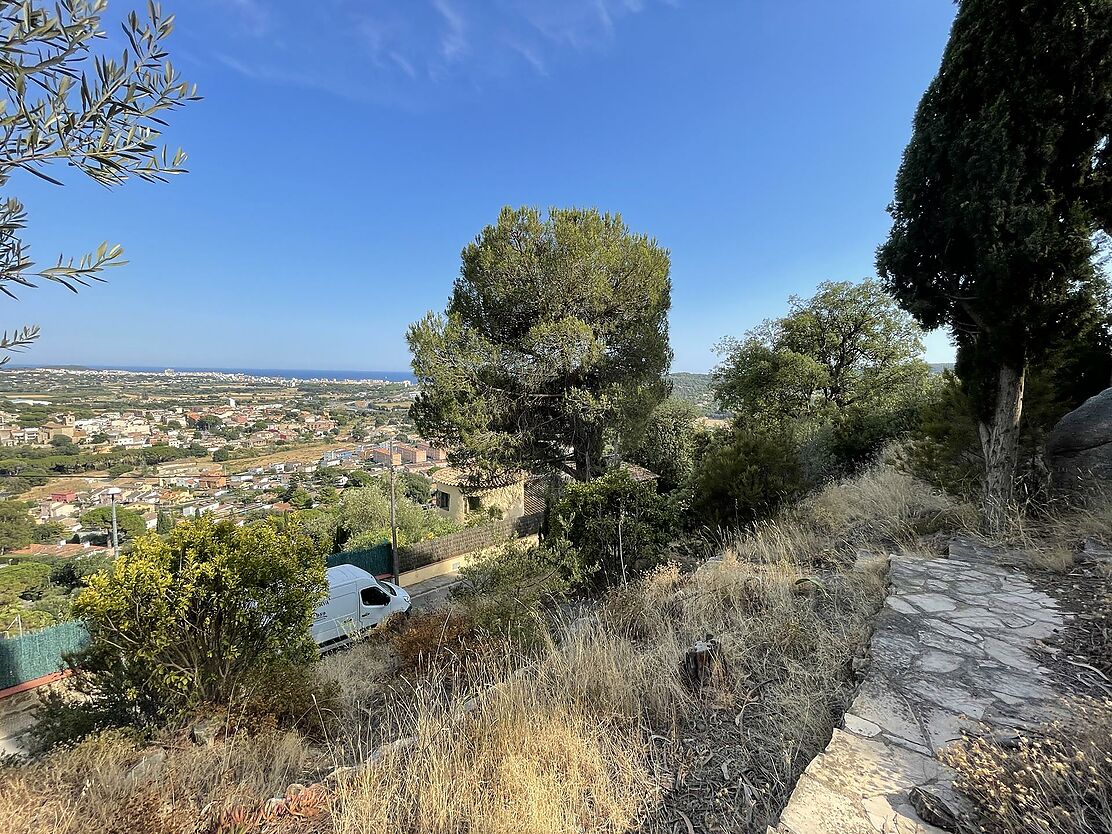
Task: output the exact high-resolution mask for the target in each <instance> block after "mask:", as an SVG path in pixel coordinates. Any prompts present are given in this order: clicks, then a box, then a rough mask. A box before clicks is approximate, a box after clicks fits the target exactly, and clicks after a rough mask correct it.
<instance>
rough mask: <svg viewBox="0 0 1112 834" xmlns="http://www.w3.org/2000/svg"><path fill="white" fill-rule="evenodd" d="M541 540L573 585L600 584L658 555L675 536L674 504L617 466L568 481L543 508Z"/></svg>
mask: <svg viewBox="0 0 1112 834" xmlns="http://www.w3.org/2000/svg"><path fill="white" fill-rule="evenodd" d="M548 525H549V529H548V536H547V538H546V541H547V542H551V543H552V544H553V545H554V546H555V548H556V549H557V551H558V552H562V554H563V558H562V561H561V564H562V567H563V571H564V574H565V577H566V579H567V580H568V581H570V582H572V583H575V584H593V585H606V584H612V583H615V582H618V581H624V580H625V579H628V578H631V577H632V576H633V575H634V574H635V573H637V572H640V571H643V570H647V569H649V568H651V567H653V566H655V565H656V564H659V562H660V560H661V559H662V558H663V557H664V554H665V551H666V549H667V547H668V544H669V543H670V542H671V540H672V538H673V537H674V536H675V532H676V527H677V525H678V519H677V517H676V512H675V507H674V506H673V505H672V504H671V503H669V502H668V501H667V500H666V499H665V498H664V497H663V496H661V495H658V494H657V492H656V489H655V488H654V487H653V486H652V485H651V484H646V483H639V482H637V481H634V480H633V478H631V477H630V476H629V474H628V473H627V472H625V471H623V470H617V471H614V472H610V473H609V474H607V475H604V476H602V477H600V478H596V479H595V480H593V481H590V482H588V483H570V484H568V485H567V486H566V487H565V489H564V492H563V494H562V495H561V496H560V498H559V499H558V500H557V501H556V502H554V503H553V505H552V506H551V507H550V509H549V519H548Z"/></svg>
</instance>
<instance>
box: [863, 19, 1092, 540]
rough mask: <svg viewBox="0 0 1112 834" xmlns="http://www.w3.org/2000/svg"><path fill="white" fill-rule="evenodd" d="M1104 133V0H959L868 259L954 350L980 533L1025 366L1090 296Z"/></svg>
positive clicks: (1005, 481) (1009, 506)
mask: <svg viewBox="0 0 1112 834" xmlns="http://www.w3.org/2000/svg"><path fill="white" fill-rule="evenodd" d="M1017 91H1018V94H1017ZM1110 135H1112V4H1109V3H1107V2H1104V0H1098V2H1092V0H1071V1H1070V2H1062V3H1053V4H1015V3H1009V2H1006V0H978V1H977V2H965V3H962V4H960V6H959V8H958V14H957V18H956V20H955V22H954V26H953V29H952V31H951V35H950V42H949V44H948V45H947V47H946V51H945V54H944V56H943V59H942V67H941V69H940V71H939V74H938V76H937V77H936V78H935V80H934V81H933V82H932V83H931V85H930V87H929V88H928V89H927V92H926V93H925V94H924V96H923V99H922V101H921V102H920V104H919V109H918V111H917V113H916V116H915V125H914V134H913V136H912V139H911V142H910V144H909V145H908V147H907V150H906V151H905V153H904V159H903V163H902V165H901V166H900V171H899V175H898V177H897V180H896V196H895V201H894V202H893V204H892V206H891V209H890V211H891V213H892V217H893V226H892V232H891V234H890V236H889V238H888V240H887V242H886V243H885V244H884V245H883V246H882V247H881V248H880V250H879V252H878V256H877V267H878V269H879V271H880V274H881V275H882V276H883V277H884V279H885V281H886V284H887V286H888V288H889V289H890V290H891V291H892V293H893V294H894V295H895V296H896V298H897V299H898V300H899V302H900V303H901V304H902V305H903V306H904V307H905V308H906V309H907V310H908V311H909V312H911V313H912V314H913V315H914V316H915V317H916V319H917V320H918V321H919V323H920V324H922V325H923V326H924V327H927V328H935V327H946V328H948V329H949V332H950V335H951V338H952V339H953V340H954V342H955V343H956V345H957V348H958V362H957V374H958V377H959V378H960V379H961V381H962V387H963V390H964V392H965V394H966V395H967V396H968V397H969V401H970V403H971V404H972V406H973V409H974V414H975V416H976V418H977V423H978V434H979V437H980V441H981V447H982V457H983V460H984V466H985V479H984V513H985V522H986V526H987V528H988V530H989V531H990V532H999V531H1001V530H1002V529H1003V527H1004V525H1005V523H1006V521H1007V520H1008V518H1009V517H1011V516H1012V514H1013V512H1014V500H1013V493H1014V477H1013V476H1014V470H1015V465H1016V457H1017V452H1018V444H1019V431H1020V420H1021V417H1022V414H1023V400H1024V389H1025V383H1026V377H1027V372H1028V369H1029V368H1030V366H1031V363H1032V362H1038V361H1039V360H1040V359H1042V358H1043V357H1044V356H1046V354H1047V352H1048V351H1049V350H1050V349H1052V348H1053V346H1055V345H1056V344H1060V343H1061V342H1062V340H1063V338H1067V337H1069V336H1070V335H1072V334H1073V333H1074V332H1075V331H1076V327H1077V324H1078V323H1079V322H1081V321H1084V320H1085V318H1086V317H1087V316H1088V314H1089V312H1090V310H1091V309H1092V306H1093V303H1094V299H1095V298H1098V297H1100V296H1101V295H1102V294H1103V278H1102V276H1101V275H1100V274H1099V272H1098V270H1097V267H1096V265H1095V263H1094V256H1095V254H1096V253H1095V244H1094V240H1095V236H1096V234H1097V233H1098V232H1099V231H1101V230H1103V231H1105V232H1107V231H1109V230H1110V229H1112V214H1110V213H1109V206H1110V205H1112V202H1110V201H1109V200H1108V182H1109V178H1110V176H1112V172H1110V168H1112V152H1110V145H1109V137H1110Z"/></svg>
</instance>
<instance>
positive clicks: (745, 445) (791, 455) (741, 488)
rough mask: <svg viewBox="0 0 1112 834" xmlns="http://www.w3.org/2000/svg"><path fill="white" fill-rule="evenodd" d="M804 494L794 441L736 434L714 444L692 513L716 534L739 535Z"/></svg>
mask: <svg viewBox="0 0 1112 834" xmlns="http://www.w3.org/2000/svg"><path fill="white" fill-rule="evenodd" d="M803 490H804V481H803V473H802V469H801V465H800V461H799V451H798V449H797V447H796V446H795V443H794V441H793V440H792V438H790V437H789V436H788V435H785V434H782V433H780V434H778V433H776V432H775V431H760V430H757V431H745V430H744V429H741V428H735V429H734V430H733V431H731V432H728V433H723V434H721V435H720V436H719V437H718V438H716V439H715V440H714V442H713V443H712V444H711V446H710V447H709V448H708V449H707V451H706V453H705V454H704V455H703V457H702V460H701V461H700V462H699V465H698V467H697V468H696V469H695V471H694V473H693V475H692V483H691V510H692V512H693V514H694V517H695V518H697V519H698V520H699V521H700V522H701V523H702V524H704V525H707V526H709V527H711V528H727V529H734V530H738V529H742V528H744V527H745V526H746V525H749V524H751V523H753V522H754V521H757V520H760V519H763V518H769V517H771V516H772V515H774V514H775V512H776V510H777V509H778V508H779V507H780V506H781V505H782V504H783V503H784V502H785V501H787V500H789V499H790V498H793V497H797V496H798V495H799V494H801V493H802V492H803Z"/></svg>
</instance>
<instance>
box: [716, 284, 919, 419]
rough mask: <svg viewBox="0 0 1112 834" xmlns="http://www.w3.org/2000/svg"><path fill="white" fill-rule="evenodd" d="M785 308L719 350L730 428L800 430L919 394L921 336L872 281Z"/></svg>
mask: <svg viewBox="0 0 1112 834" xmlns="http://www.w3.org/2000/svg"><path fill="white" fill-rule="evenodd" d="M788 307H789V312H788V314H787V315H786V316H784V317H783V318H779V319H772V320H766V321H765V322H763V323H762V324H760V325H759V326H757V327H755V328H753V329H752V330H750V331H749V332H748V333H747V334H746V336H745V338H744V339H742V340H740V341H739V340H735V339H726V340H725V341H724V342H723V343H722V344H721V345H720V346H719V351H720V353H722V354H723V355H724V359H723V361H722V364H720V365H719V366H718V367H717V368H716V369H715V372H714V375H713V377H714V382H715V390H716V393H717V396H718V399H719V401H721V402H722V404H723V405H724V406H725V407H726V408H728V409H729V410H730V411H732V412H733V413H734V414H735V415H737V419H738V421H739V422H740V423H742V424H744V425H746V426H750V425H761V426H775V427H782V426H784V425H785V424H788V423H791V424H797V425H802V426H805V427H806V426H814V425H817V424H822V423H828V422H832V421H834V420H836V419H838V418H841V417H843V416H845V415H847V414H851V413H862V412H863V413H870V414H877V413H881V414H889V413H891V412H892V411H894V410H898V409H900V408H901V407H904V406H905V404H906V403H907V402H908V401H914V400H915V399H916V398H917V397H918V396H919V395H920V394H921V392H922V390H923V386H924V383H925V381H926V379H927V374H928V373H929V368H928V367H927V364H926V363H925V362H924V361H923V360H922V359H921V358H920V356H921V355H922V353H923V338H922V330H920V329H919V327H918V326H917V325H916V324H915V323H914V322H913V321H912V319H911V317H910V316H909V315H907V314H906V313H904V312H903V311H902V310H900V309H899V307H897V306H896V303H895V302H894V301H893V300H892V298H891V296H889V295H887V294H886V293H885V292H884V290H883V289H881V287H880V286H879V285H878V284H877V283H876V282H875V281H862V282H861V283H859V284H851V283H848V282H840V283H838V282H830V281H828V282H825V283H822V284H819V286H818V290H817V291H816V292H815V294H814V295H813V296H812V297H811V298H809V299H806V300H804V299H801V298H799V297H798V296H792V297H791V298H790V299H789V301H788Z"/></svg>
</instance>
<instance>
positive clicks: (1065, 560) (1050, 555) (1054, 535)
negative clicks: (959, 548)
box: [1001, 495, 1112, 573]
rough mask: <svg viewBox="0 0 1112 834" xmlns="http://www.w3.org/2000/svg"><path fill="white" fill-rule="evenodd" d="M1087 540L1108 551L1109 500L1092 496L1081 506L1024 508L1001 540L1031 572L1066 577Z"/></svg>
mask: <svg viewBox="0 0 1112 834" xmlns="http://www.w3.org/2000/svg"><path fill="white" fill-rule="evenodd" d="M1087 539H1093V540H1095V541H1098V542H1102V543H1103V544H1104V545H1105V546H1108V547H1112V496H1108V495H1093V496H1089V498H1088V500H1086V501H1085V502H1083V503H1063V504H1059V505H1052V506H1043V507H1036V506H1028V507H1027V508H1026V511H1025V512H1024V513H1023V514H1021V515H1019V516H1016V517H1015V518H1014V519H1013V520H1012V524H1011V525H1010V527H1009V529H1007V530H1006V531H1005V532H1004V534H1003V535H1002V536H1001V543H1002V544H1004V545H1006V546H1008V547H1009V548H1010V549H1012V550H1013V551H1014V552H1016V553H1018V554H1022V557H1023V562H1024V564H1026V565H1027V566H1028V567H1031V568H1034V569H1035V570H1045V571H1050V572H1052V573H1068V572H1069V571H1070V570H1071V569H1072V568H1073V567H1074V566H1075V565H1076V564H1077V557H1078V554H1079V553H1080V551H1081V549H1082V547H1083V546H1084V543H1085V541H1086V540H1087Z"/></svg>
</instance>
